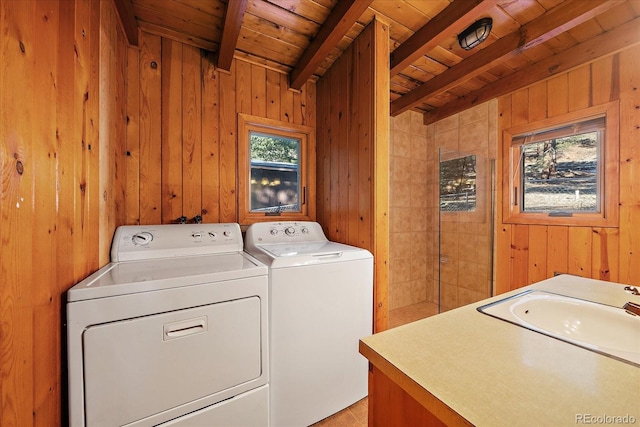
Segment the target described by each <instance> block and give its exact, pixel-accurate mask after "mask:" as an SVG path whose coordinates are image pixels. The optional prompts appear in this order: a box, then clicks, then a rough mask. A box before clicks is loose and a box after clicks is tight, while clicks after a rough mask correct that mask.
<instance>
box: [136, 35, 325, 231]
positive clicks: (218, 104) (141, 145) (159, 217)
mask: <svg viewBox="0 0 640 427" xmlns="http://www.w3.org/2000/svg"><path fill="white" fill-rule="evenodd" d="M128 55H129V60H130V61H133V62H134V65H133V66H132V67H130V68H129V70H128V75H127V87H128V91H127V98H128V101H127V102H128V105H129V106H130V108H128V111H127V116H128V120H129V123H130V124H131V123H133V124H134V126H135V128H137V129H138V133H136V132H135V131H136V129H135V128H134V129H128V132H127V138H130V142H131V148H130V149H129V152H130V155H128V157H127V159H128V163H133V165H131V166H130V167H129V171H130V172H131V175H130V176H128V177H127V189H126V195H125V199H126V203H125V205H126V209H127V211H126V220H127V222H128V223H133V224H135V223H140V224H153V223H172V222H176V221H177V220H178V218H179V217H181V216H185V217H187V219H188V221H190V222H191V221H193V219H194V217H195V216H196V215H201V216H202V220H203V221H204V222H237V221H238V218H239V216H238V212H237V209H238V204H237V197H238V194H237V175H238V167H237V162H238V161H240V159H237V113H247V114H251V115H254V116H259V117H268V118H273V119H276V120H282V121H286V122H292V123H295V124H301V125H308V126H312V127H315V109H313V108H309V106H310V105H313V106H315V93H316V92H315V83H313V82H308V83H306V84H305V86H304V87H303V88H302V90H301V91H300V92H294V91H292V90H290V89H289V86H288V83H287V76H286V75H285V74H283V73H279V72H277V71H274V70H269V69H267V68H265V67H262V66H259V65H256V64H252V63H249V62H246V61H242V60H239V59H234V60H233V63H232V65H231V70H230V72H225V71H222V72H220V71H218V70H217V69H216V68H215V66H214V62H213V60H214V55H213V54H211V53H207V52H205V51H201V50H199V49H197V48H194V47H193V46H191V45H188V44H183V43H181V42H179V41H175V40H170V39H167V38H162V37H160V36H156V35H152V34H148V33H145V32H142V33H141V37H140V50H137V49H135V48H129V52H128ZM136 71H137V72H138V74H136ZM136 170H138V172H139V173H138V174H135V172H136ZM313 175H315V173H314V174H312V176H313Z"/></svg>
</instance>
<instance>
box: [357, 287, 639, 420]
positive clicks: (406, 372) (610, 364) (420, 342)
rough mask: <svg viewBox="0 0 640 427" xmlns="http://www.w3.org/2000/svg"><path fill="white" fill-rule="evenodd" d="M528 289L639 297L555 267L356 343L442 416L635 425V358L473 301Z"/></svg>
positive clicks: (609, 298) (615, 299)
mask: <svg viewBox="0 0 640 427" xmlns="http://www.w3.org/2000/svg"><path fill="white" fill-rule="evenodd" d="M527 289H540V290H546V291H550V292H554V293H559V294H563V295H568V296H572V297H576V298H581V299H585V300H589V301H594V302H599V303H604V304H608V305H613V306H617V307H622V306H623V305H624V303H625V302H627V301H634V302H640V297H638V296H633V295H630V294H628V293H626V292H625V291H624V290H623V286H621V285H620V284H614V283H609V282H603V281H599V280H592V279H584V278H578V277H575V276H568V275H562V276H557V277H554V278H552V279H548V280H545V281H542V282H539V283H537V284H534V285H530V286H527V287H524V288H521V289H518V290H516V291H512V292H509V293H505V294H501V295H498V296H496V297H493V298H489V299H486V300H483V301H481V302H478V303H475V304H471V305H468V306H464V307H461V308H458V309H455V310H452V311H448V312H445V313H442V314H438V315H436V316H433V317H429V318H426V319H423V320H419V321H417V322H413V323H410V324H407V325H403V326H400V327H397V328H394V329H390V330H387V331H384V332H381V333H378V334H375V335H372V336H369V337H366V338H363V339H362V340H361V341H360V353H362V354H363V355H364V356H365V357H366V358H367V359H369V361H370V362H371V363H372V364H373V365H374V366H375V367H376V368H377V369H380V370H381V371H382V372H383V373H384V374H386V375H387V376H388V377H389V378H391V379H392V380H393V381H394V382H396V383H397V384H398V385H400V386H401V387H402V388H404V389H405V391H407V392H408V393H409V394H410V395H411V396H412V397H413V398H414V399H416V400H417V401H418V402H419V403H421V404H422V405H423V406H425V407H426V408H427V409H428V410H429V411H431V412H432V413H434V414H435V415H436V416H438V417H439V418H440V419H442V420H443V421H444V422H445V423H447V424H452V425H465V424H472V425H476V426H491V427H495V426H510V427H511V426H532V425H536V426H564V425H566V426H575V425H580V424H594V421H601V422H600V424H609V425H611V424H625V423H626V424H636V425H640V368H638V367H637V366H634V365H632V364H628V363H625V362H621V361H619V360H616V359H613V358H610V357H607V356H604V355H601V354H598V353H596V352H593V351H589V350H586V349H583V348H580V347H577V346H575V345H572V344H569V343H566V342H563V341H560V340H557V339H554V338H550V337H547V336H545V335H542V334H540V333H537V332H534V331H530V330H528V329H525V328H522V327H519V326H515V325H512V324H510V323H507V322H505V321H502V320H499V319H495V318H493V317H490V316H488V315H486V314H483V313H480V312H479V311H477V307H479V306H482V305H485V304H487V303H490V302H493V301H498V300H501V299H504V298H506V297H508V296H511V295H515V294H517V293H520V292H522V291H525V290H527ZM612 333H615V331H612ZM598 417H600V418H598ZM604 417H609V418H604ZM615 417H626V418H625V419H622V418H615ZM624 420H627V421H626V422H625V421H624ZM616 421H617V422H616ZM633 421H635V422H633Z"/></svg>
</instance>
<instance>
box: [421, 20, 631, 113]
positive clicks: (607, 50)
mask: <svg viewBox="0 0 640 427" xmlns="http://www.w3.org/2000/svg"><path fill="white" fill-rule="evenodd" d="M638 28H640V18H635V19H634V20H632V21H629V22H627V23H626V24H623V25H621V26H619V27H616V28H615V29H613V30H611V31H608V32H606V33H603V34H601V35H599V36H596V37H593V38H592V39H589V40H587V41H585V42H582V43H580V44H577V45H575V46H573V47H571V48H569V49H567V50H565V51H562V52H560V53H558V54H556V55H553V56H551V57H549V58H546V59H543V60H542V61H540V62H536V63H535V64H533V65H530V66H528V67H527V68H526V69H523V70H520V71H517V72H515V73H514V74H511V75H508V76H506V77H503V78H501V79H500V80H498V81H496V82H494V83H490V84H488V85H486V86H484V87H482V88H480V89H478V90H477V91H475V92H472V93H470V94H468V95H465V96H463V97H462V98H459V99H457V100H456V101H452V102H450V103H448V104H446V105H444V106H442V107H440V108H436V109H435V110H432V111H429V112H428V113H425V114H424V124H425V125H428V124H431V123H434V122H437V121H438V120H441V119H444V118H445V117H449V116H452V115H454V114H456V113H459V112H461V111H464V110H466V109H468V108H471V107H474V106H476V105H478V104H481V103H483V102H485V101H488V100H490V99H493V98H497V97H500V96H503V95H506V94H508V93H511V92H515V91H517V90H519V89H522V88H524V87H526V86H529V85H532V84H534V83H537V82H539V81H542V80H545V79H548V78H550V77H552V76H554V75H556V74H560V73H564V72H566V71H569V70H571V69H572V68H575V67H578V66H580V65H583V64H586V63H589V62H592V61H594V60H596V59H598V58H601V57H604V56H607V55H612V54H614V53H617V52H619V51H621V50H624V49H627V48H630V47H632V46H635V45H638V44H640V32H639V31H638Z"/></svg>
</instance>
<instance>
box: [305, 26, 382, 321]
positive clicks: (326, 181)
mask: <svg viewBox="0 0 640 427" xmlns="http://www.w3.org/2000/svg"><path fill="white" fill-rule="evenodd" d="M387 49H388V27H387V25H385V24H383V23H381V22H380V21H377V20H376V21H374V22H373V23H372V24H370V25H369V27H368V28H367V29H365V31H364V32H363V33H362V34H361V35H360V36H359V37H358V39H356V40H355V42H354V44H353V45H352V46H350V47H349V48H348V49H347V51H346V53H345V54H344V55H343V56H342V57H341V58H339V59H338V60H337V61H336V62H335V63H334V64H333V66H332V67H331V68H330V69H329V70H328V71H327V73H326V74H325V75H324V76H323V77H322V78H321V79H320V81H319V82H318V87H317V99H318V103H317V108H318V112H317V117H318V122H319V123H320V127H319V129H318V132H317V141H316V144H317V157H316V158H317V173H318V177H317V183H318V185H317V201H318V221H319V222H320V223H321V224H322V226H323V228H324V231H325V233H326V234H327V237H328V238H329V239H330V240H334V241H338V242H342V243H346V244H350V245H354V246H359V247H362V248H365V249H368V250H369V251H370V252H371V253H373V255H374V261H375V267H374V269H375V271H374V277H375V278H374V306H375V307H374V319H375V325H374V329H375V330H376V331H380V330H384V329H386V328H387V317H388V306H387V294H388V256H389V243H388V240H389V234H388V232H389V224H388V221H389V220H388V208H389V193H388V191H389V111H388V106H389V98H388V92H389V86H388V85H389V62H388V61H389V52H388V50H387Z"/></svg>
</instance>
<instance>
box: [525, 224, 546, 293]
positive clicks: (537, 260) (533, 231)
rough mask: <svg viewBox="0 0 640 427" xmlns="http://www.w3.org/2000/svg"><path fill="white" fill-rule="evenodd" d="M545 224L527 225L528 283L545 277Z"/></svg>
mask: <svg viewBox="0 0 640 427" xmlns="http://www.w3.org/2000/svg"><path fill="white" fill-rule="evenodd" d="M548 228H549V227H547V226H544V225H532V226H530V227H529V270H528V272H527V281H528V283H529V284H531V283H535V282H539V281H540V280H544V279H546V278H547V245H548V243H547V232H548Z"/></svg>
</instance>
